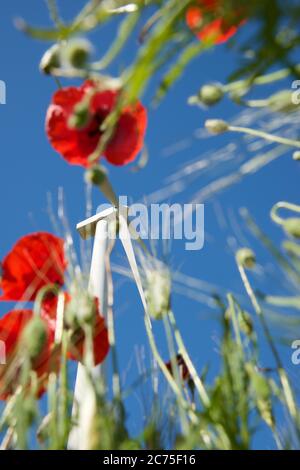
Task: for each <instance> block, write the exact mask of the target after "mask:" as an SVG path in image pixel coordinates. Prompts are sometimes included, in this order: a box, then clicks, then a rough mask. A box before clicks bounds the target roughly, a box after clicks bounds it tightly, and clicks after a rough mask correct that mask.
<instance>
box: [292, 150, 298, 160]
mask: <svg viewBox="0 0 300 470" xmlns="http://www.w3.org/2000/svg"><path fill="white" fill-rule="evenodd" d="M293 160H296V161H300V151H299V150H297V151H296V152H294V153H293Z"/></svg>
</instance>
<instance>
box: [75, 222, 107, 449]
mask: <svg viewBox="0 0 300 470" xmlns="http://www.w3.org/2000/svg"><path fill="white" fill-rule="evenodd" d="M95 225H96V231H95V238H94V247H93V254H92V263H91V270H90V280H89V292H90V293H91V295H93V296H94V297H96V298H98V299H99V307H100V312H101V314H102V315H103V316H106V307H107V305H106V302H107V286H106V272H105V254H106V251H107V246H108V221H107V220H106V219H105V218H103V219H101V218H100V219H99V220H98V221H96V224H95ZM100 375H101V366H96V367H95V368H94V369H93V376H94V377H95V378H97V377H100ZM93 413H94V393H93V391H92V389H91V386H90V382H89V379H88V377H87V376H86V371H85V368H84V366H83V365H81V364H79V365H78V369H77V377H76V385H75V393H74V406H73V414H75V415H77V416H78V425H77V426H76V427H74V428H73V429H72V431H71V433H70V436H69V442H68V448H69V449H74V450H85V449H87V448H88V442H87V439H88V436H87V430H88V429H89V424H90V422H91V420H92V416H93Z"/></svg>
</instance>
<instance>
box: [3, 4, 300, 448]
mask: <svg viewBox="0 0 300 470" xmlns="http://www.w3.org/2000/svg"><path fill="white" fill-rule="evenodd" d="M3 3H4V4H3V5H2V6H1V18H0V39H1V69H0V79H1V80H4V81H5V82H6V85H7V104H6V105H5V106H0V139H1V173H0V181H1V185H0V207H1V220H2V223H1V227H2V233H1V244H0V258H1V257H2V256H4V255H5V253H6V252H7V251H8V250H9V249H10V248H11V246H12V244H13V243H14V242H15V241H16V240H17V239H18V238H19V237H20V236H22V235H24V234H26V233H29V232H32V231H37V230H50V231H51V230H52V227H51V223H50V221H49V216H48V214H47V199H46V195H47V193H48V192H49V193H51V194H52V196H53V200H54V201H55V199H56V195H57V190H58V187H63V188H64V193H65V197H66V205H67V211H68V218H69V223H70V226H71V227H73V228H74V237H75V240H76V239H77V238H78V236H77V234H76V232H75V225H76V223H77V222H78V221H80V220H82V219H83V218H84V217H85V193H84V185H83V171H82V169H81V168H79V167H71V166H69V165H68V164H66V162H65V161H64V160H63V159H62V158H60V156H59V155H58V154H56V153H55V152H54V151H53V149H52V148H51V147H50V145H49V143H48V141H47V138H46V135H45V131H44V120H45V112H46V109H47V106H48V104H49V102H50V99H51V95H52V93H53V92H54V91H55V88H56V86H55V83H54V81H53V80H52V79H51V78H48V77H44V76H42V75H41V74H40V72H39V70H38V64H39V61H40V58H41V55H42V54H43V52H44V51H45V50H46V48H47V47H48V44H47V43H41V42H38V41H34V40H32V39H30V38H28V37H25V36H24V35H23V34H22V33H20V32H19V31H17V30H16V29H15V27H14V25H13V19H14V18H16V17H23V18H25V19H26V20H28V22H29V23H30V24H35V25H44V26H47V25H49V24H50V23H49V18H48V13H47V9H46V6H45V2H41V1H40V0H31V1H30V2H24V1H23V0H10V1H9V2H3ZM60 3H61V4H64V5H63V8H62V14H63V16H64V17H65V18H68V17H72V15H73V14H74V13H75V12H77V10H78V9H79V8H80V6H81V4H82V2H79V1H78V0H76V1H72V2H60ZM248 27H249V28H250V26H248ZM246 28H247V27H246ZM114 33H115V29H114V27H113V26H108V27H105V28H104V29H103V31H99V32H97V33H93V34H92V35H91V39H92V41H93V43H94V45H95V55H96V56H97V55H100V54H103V53H104V52H105V50H106V48H107V46H108V44H109V42H110V40H111V39H112V38H113V36H114ZM245 34H246V33H245ZM136 46H137V43H136V41H135V40H132V41H131V43H130V44H129V47H128V48H127V49H125V52H124V53H123V54H122V55H121V56H120V57H119V58H118V60H117V61H116V64H115V66H114V68H112V69H111V70H110V72H111V73H117V71H118V70H120V68H121V67H122V66H123V65H124V64H126V63H128V62H129V60H130V59H131V58H132V55H133V52H134V50H135V47H136ZM237 57H238V56H237V54H236V53H235V52H233V51H229V50H228V49H227V48H226V47H223V46H220V47H218V48H216V49H215V50H214V51H212V52H208V53H206V54H204V55H203V56H201V57H200V58H199V59H197V60H196V61H195V62H194V63H193V64H192V65H191V66H189V67H188V69H187V71H186V73H185V75H184V77H183V78H182V79H181V80H180V81H179V82H178V83H177V84H176V86H175V87H174V89H173V90H172V91H171V92H170V93H169V95H168V96H167V98H166V99H165V100H164V102H163V103H162V104H161V105H160V107H159V108H158V109H156V110H152V109H151V110H149V127H148V131H147V138H146V143H147V146H148V149H149V155H150V160H149V163H148V165H147V166H146V168H145V169H144V170H143V171H142V172H140V173H134V172H132V171H130V169H129V167H128V168H127V167H126V168H112V167H109V171H110V177H111V180H112V182H113V185H114V187H115V188H116V190H117V191H118V193H119V194H122V195H127V196H128V197H129V198H130V199H131V200H132V201H137V200H140V199H141V198H143V197H144V196H145V195H147V194H149V193H152V192H153V191H155V190H157V189H159V188H160V187H161V186H162V185H163V184H164V179H165V178H166V177H167V176H168V175H169V174H170V173H173V172H174V171H175V170H176V169H178V168H179V167H181V166H184V164H185V162H187V161H190V160H193V159H196V158H200V157H201V156H202V155H203V154H205V153H206V152H207V151H213V150H214V149H217V148H221V147H222V146H224V145H226V144H227V143H229V142H231V141H235V139H236V137H235V136H232V135H231V136H224V137H218V138H215V139H212V138H210V139H195V138H193V135H194V131H195V130H196V129H199V128H201V127H203V123H204V121H205V119H207V118H209V117H222V118H230V117H231V116H233V115H234V114H235V113H237V111H238V109H237V107H235V106H233V105H232V104H230V103H229V102H228V101H227V100H225V101H224V102H223V103H222V104H220V105H218V107H216V108H214V109H212V110H206V111H204V110H199V109H198V108H192V107H189V106H187V98H188V97H189V96H190V95H191V94H194V93H195V92H196V91H197V90H198V88H199V87H200V85H202V84H204V83H206V82H208V81H210V80H215V81H221V82H222V81H225V80H226V77H228V75H229V74H230V73H231V71H232V70H234V68H235V67H236V65H237V60H238V58H237ZM64 83H65V84H68V83H69V82H67V81H64ZM151 93H153V89H150V91H149V92H148V93H147V94H146V96H145V97H144V99H143V101H144V103H145V105H147V106H149V104H150V98H151V96H152V95H151ZM186 139H188V140H189V141H190V145H189V146H188V147H187V148H186V149H185V150H183V151H181V152H177V153H175V154H174V155H172V156H168V157H167V156H166V153H165V152H164V149H166V148H168V147H169V146H172V145H173V144H175V143H176V142H181V141H183V140H186ZM298 182H299V166H297V164H295V162H293V161H292V158H291V153H289V154H287V155H286V156H284V157H282V158H281V159H279V160H277V161H276V162H274V163H273V164H272V165H270V166H268V167H267V168H266V169H264V170H262V171H261V172H260V173H258V174H256V175H254V176H252V177H249V178H248V179H246V180H245V181H244V182H243V184H238V185H236V186H234V187H232V188H230V189H229V190H227V191H226V192H225V193H223V194H222V195H221V196H218V198H217V201H218V204H221V206H222V208H223V210H224V212H225V214H228V213H232V212H233V213H235V214H236V216H238V210H239V208H240V207H242V206H246V207H247V208H248V209H249V210H250V212H251V213H252V214H253V215H254V216H255V218H256V220H257V221H258V223H259V224H260V225H261V226H262V228H263V229H264V230H266V231H268V233H269V234H270V235H271V236H272V237H273V238H274V239H275V240H280V239H281V232H280V230H278V229H277V228H276V227H274V225H273V224H272V223H271V222H270V221H269V217H268V214H269V210H270V208H271V207H272V205H273V204H274V203H276V202H277V201H278V200H288V201H292V202H297V201H299V192H298V187H299V183H298ZM205 183H206V176H205V175H204V176H202V175H199V177H198V178H197V179H196V180H195V181H194V182H193V184H192V185H191V186H190V187H188V189H187V190H186V191H185V192H184V193H183V194H181V195H179V196H178V197H175V198H172V201H173V202H175V201H178V202H181V203H184V202H189V200H190V198H191V197H192V195H193V193H195V192H196V190H198V189H200V188H201V187H202V186H203V185H204V184H205ZM102 202H103V199H102V197H101V195H100V194H98V193H97V192H94V193H93V203H94V207H95V208H96V207H97V206H98V205H99V204H100V203H102ZM215 207H216V206H215V205H214V204H212V203H207V204H206V207H205V230H206V242H205V246H204V249H203V250H201V251H199V252H188V251H185V249H184V242H183V241H182V242H181V241H176V242H174V243H173V245H172V252H171V255H170V263H171V266H172V268H173V269H175V270H176V269H180V270H181V271H182V272H184V273H185V274H189V275H190V276H194V277H195V278H200V279H203V280H206V281H208V282H211V283H214V284H216V285H221V286H224V287H227V288H231V289H232V290H234V291H235V292H242V285H241V282H240V279H239V276H238V273H237V269H236V266H235V262H234V257H233V255H232V252H231V251H230V250H229V249H228V244H227V238H228V237H229V236H231V235H232V232H231V230H232V228H231V227H228V228H227V229H226V230H224V229H222V228H221V227H220V224H219V222H218V220H217V215H216V210H215ZM251 242H252V243H253V244H254V246H255V248H256V250H257V252H258V255H259V256H260V257H261V258H260V260H261V261H262V262H264V261H265V260H267V258H266V255H265V254H264V252H263V251H262V250H261V249H260V248H259V245H258V244H255V241H254V240H251ZM115 261H116V262H119V263H122V264H125V261H124V257H123V253H122V250H121V248H120V247H118V249H117V252H116V254H115ZM262 280H263V282H264V285H267V286H268V287H269V288H272V287H273V280H272V279H270V280H269V279H268V277H267V278H266V277H263V279H262ZM9 307H10V306H7V305H1V306H0V314H1V313H5V312H6V311H7V310H8V309H9ZM174 311H175V314H176V316H177V319H178V323H179V325H180V328H181V330H182V333H183V336H184V338H185V340H186V343H187V344H188V346H189V349H190V351H191V354H192V357H193V359H194V361H195V363H196V365H197V367H198V369H199V370H201V369H202V368H203V367H204V365H205V364H206V363H210V364H211V367H212V371H214V370H216V368H217V364H218V361H219V357H218V354H219V353H218V344H217V340H216V338H217V335H218V323H217V322H216V321H215V316H216V314H215V313H213V311H212V310H210V309H208V308H207V307H206V306H205V305H202V304H200V303H196V302H192V301H191V300H190V299H188V298H186V297H184V296H179V295H174ZM115 315H116V322H117V341H118V345H119V356H120V362H121V368H122V370H124V371H126V375H127V385H129V384H130V383H131V381H132V380H134V378H135V377H136V376H137V371H136V359H135V355H136V349H137V348H138V349H141V348H145V350H146V352H147V351H148V346H147V340H146V337H145V334H144V330H143V317H142V307H141V304H140V301H139V298H138V294H137V292H136V288H135V287H134V286H133V285H132V284H131V283H130V282H127V281H124V279H123V280H122V279H120V278H119V277H118V276H117V277H116V299H115ZM295 337H297V334H295ZM262 349H263V361H264V364H265V365H270V364H269V362H271V359H270V355H269V352H268V350H267V349H266V348H265V347H263V348H262ZM162 350H163V349H162ZM163 351H164V353H166V350H163ZM282 352H283V355H284V357H285V358H286V361H287V362H286V364H287V367H288V369H289V370H290V372H291V373H292V374H293V375H294V376H297V372H298V371H297V369H296V368H295V366H292V365H291V363H290V360H289V357H290V351H289V349H288V348H287V349H285V350H283V351H282ZM268 361H269V362H268ZM124 375H125V373H124ZM139 408H140V404H139V402H138V399H137V398H136V397H133V398H131V400H130V401H129V410H130V415H129V422H130V427H131V429H132V430H133V431H134V432H137V431H138V427H139V424H138V423H139V422H140V418H139V416H138V415H139V412H137V409H138V410H139ZM256 445H257V447H267V448H270V447H272V446H273V445H274V444H273V442H272V439H271V438H270V436H269V435H268V433H266V432H264V431H262V432H261V433H258V438H257V444H256Z"/></svg>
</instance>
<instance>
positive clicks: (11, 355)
mask: <svg viewBox="0 0 300 470" xmlns="http://www.w3.org/2000/svg"><path fill="white" fill-rule="evenodd" d="M32 318H33V312H32V311H31V310H12V311H11V312H8V313H7V314H6V315H4V317H2V318H1V319H0V341H1V342H2V343H3V344H4V352H5V364H2V365H0V400H6V399H7V398H9V396H11V395H12V394H13V393H14V392H15V388H16V387H17V385H18V377H19V374H20V370H21V367H20V366H21V362H20V361H22V359H23V358H24V351H23V352H22V351H21V350H20V349H18V348H19V347H22V345H21V343H20V340H21V338H22V333H23V331H24V328H25V327H26V325H27V324H28V322H29V321H30V320H31V319H32ZM44 322H45V326H46V332H47V337H46V341H45V344H44V347H43V349H42V351H41V353H40V355H39V357H37V358H35V359H34V360H33V363H32V369H33V370H34V371H35V372H36V373H37V377H38V379H39V388H38V393H37V395H38V397H40V396H41V395H42V394H43V393H44V391H45V386H46V383H47V379H48V375H49V373H50V372H51V371H53V370H57V369H58V360H57V357H56V356H55V355H54V354H53V347H54V332H53V330H52V329H51V328H50V326H49V325H48V323H47V322H46V321H45V320H44ZM18 351H19V352H20V354H19V355H18V354H17V353H18Z"/></svg>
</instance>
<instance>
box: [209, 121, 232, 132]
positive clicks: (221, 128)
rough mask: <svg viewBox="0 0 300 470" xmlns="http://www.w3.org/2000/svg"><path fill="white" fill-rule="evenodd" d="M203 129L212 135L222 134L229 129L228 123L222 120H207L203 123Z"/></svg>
mask: <svg viewBox="0 0 300 470" xmlns="http://www.w3.org/2000/svg"><path fill="white" fill-rule="evenodd" d="M205 127H206V129H207V130H208V131H209V132H211V133H212V134H223V132H226V131H228V129H229V125H228V123H227V122H226V121H223V120H222V119H208V120H207V121H206V122H205Z"/></svg>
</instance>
